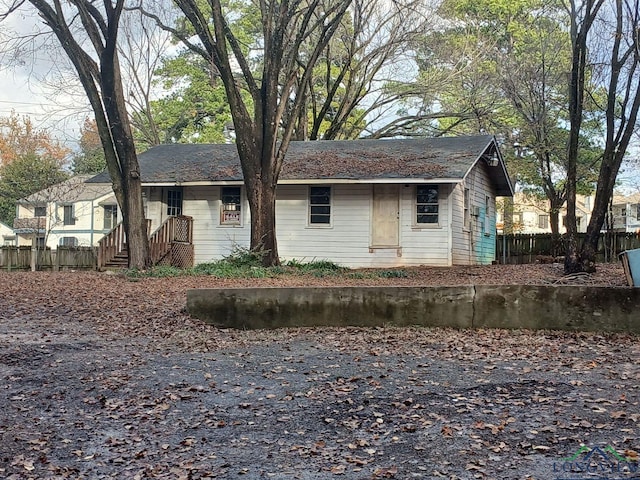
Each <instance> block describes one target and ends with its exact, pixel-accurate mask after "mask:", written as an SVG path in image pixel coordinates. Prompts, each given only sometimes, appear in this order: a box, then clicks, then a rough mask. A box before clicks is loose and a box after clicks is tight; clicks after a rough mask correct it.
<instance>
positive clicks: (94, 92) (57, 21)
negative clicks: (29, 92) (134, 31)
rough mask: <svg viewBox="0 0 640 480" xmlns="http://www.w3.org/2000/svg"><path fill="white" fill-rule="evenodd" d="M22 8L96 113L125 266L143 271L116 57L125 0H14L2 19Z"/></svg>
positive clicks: (137, 191)
mask: <svg viewBox="0 0 640 480" xmlns="http://www.w3.org/2000/svg"><path fill="white" fill-rule="evenodd" d="M100 3H102V5H101V6H100ZM26 4H30V5H31V6H32V7H33V8H35V9H36V10H37V12H38V13H39V15H40V17H41V18H42V19H43V21H44V23H45V24H46V25H47V26H48V27H49V28H50V29H51V32H52V33H53V34H54V35H55V36H56V37H57V39H58V41H59V42H60V44H61V46H62V48H63V49H64V51H65V53H66V54H67V56H68V57H69V60H70V61H71V62H72V64H73V66H74V68H75V70H76V73H77V75H78V77H79V79H80V83H81V84H82V87H83V89H84V91H85V93H86V95H87V98H88V100H89V103H90V104H91V107H92V109H93V113H94V115H95V120H96V124H97V126H98V132H99V134H100V140H101V142H102V147H103V149H104V152H105V158H106V161H107V168H108V170H109V174H110V175H111V181H112V183H113V189H114V192H115V195H116V198H117V199H118V203H119V204H120V208H121V211H122V216H123V223H124V228H125V232H126V235H127V244H128V249H129V265H130V266H131V267H136V268H142V269H144V268H146V267H148V266H149V262H150V256H149V239H148V236H147V226H146V220H145V218H144V209H143V204H142V187H141V182H140V168H139V165H138V159H137V156H136V151H135V146H134V143H133V135H132V132H131V127H130V124H129V118H128V115H127V109H126V104H125V97H124V93H123V86H122V76H121V71H120V62H119V58H118V33H119V27H120V18H121V14H122V11H123V8H124V0H116V1H111V0H102V2H98V1H92V0H67V1H65V2H62V1H60V0H50V1H46V0H14V1H12V2H11V3H10V4H9V5H8V7H7V9H6V11H5V13H3V14H2V17H0V18H4V17H6V16H7V15H9V14H11V13H12V12H15V11H17V10H18V9H20V8H23V7H24V6H25V5H26Z"/></svg>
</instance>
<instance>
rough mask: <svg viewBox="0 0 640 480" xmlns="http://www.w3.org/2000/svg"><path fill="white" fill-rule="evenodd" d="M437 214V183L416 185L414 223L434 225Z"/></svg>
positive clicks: (436, 221) (436, 220)
mask: <svg viewBox="0 0 640 480" xmlns="http://www.w3.org/2000/svg"><path fill="white" fill-rule="evenodd" d="M438 214H439V204H438V185H418V186H416V223H417V224H418V225H436V224H437V223H438Z"/></svg>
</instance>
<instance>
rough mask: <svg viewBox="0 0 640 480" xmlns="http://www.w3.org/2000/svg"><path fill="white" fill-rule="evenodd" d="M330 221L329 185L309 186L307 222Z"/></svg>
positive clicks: (326, 222)
mask: <svg viewBox="0 0 640 480" xmlns="http://www.w3.org/2000/svg"><path fill="white" fill-rule="evenodd" d="M330 223H331V187H309V224H310V225H329V224H330Z"/></svg>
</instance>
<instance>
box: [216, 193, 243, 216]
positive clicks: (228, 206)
mask: <svg viewBox="0 0 640 480" xmlns="http://www.w3.org/2000/svg"><path fill="white" fill-rule="evenodd" d="M241 193H242V188H241V187H222V189H221V192H220V199H221V200H222V208H221V210H220V225H241V224H242V210H241V208H242V195H241Z"/></svg>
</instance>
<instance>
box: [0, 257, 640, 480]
mask: <svg viewBox="0 0 640 480" xmlns="http://www.w3.org/2000/svg"><path fill="white" fill-rule="evenodd" d="M0 280H1V281H2V285H3V290H4V293H3V295H2V296H1V297H0V477H2V478H11V479H42V478H56V479H57V478H73V479H80V478H83V479H94V478H96V479H99V478H118V479H119V478H132V479H136V478H137V479H144V478H162V479H165V478H166V479H199V478H224V479H227V478H229V479H234V478H246V479H268V478H272V479H325V478H326V479H328V478H348V479H358V480H359V479H378V478H397V479H410V478H429V479H432V478H449V479H473V478H495V479H527V478H531V479H555V478H567V479H568V478H576V479H577V478H601V479H604V478H611V479H612V478H640V474H639V473H637V472H636V473H633V472H634V471H637V468H638V463H637V459H638V454H637V452H638V451H639V450H640V437H639V435H638V434H639V432H640V429H639V427H638V425H637V423H638V420H639V419H640V406H639V405H640V387H639V385H638V378H640V367H639V364H638V358H639V354H640V342H639V341H638V338H637V337H635V336H630V335H603V334H586V333H585V334H575V333H562V332H530V331H503V330H486V331H458V330H451V329H426V328H422V329H418V328H415V329H414V328H406V329H399V328H386V329H384V328H378V329H358V328H343V329H338V328H322V329H287V330H272V331H253V332H243V331H233V330H219V329H214V328H212V327H209V326H206V325H202V324H200V323H199V322H197V321H194V320H192V319H190V318H189V317H187V316H186V315H185V314H184V311H183V306H184V301H185V296H184V295H185V292H186V289H187V288H193V287H195V286H202V287H206V286H216V285H234V286H238V285H256V284H259V285H271V286H273V285H294V284H305V285H309V284H317V285H327V284H331V285H336V284H345V285H346V284H357V283H360V284H365V283H366V284H376V285H381V284H398V285H399V284H402V285H408V284H419V285H435V284H437V285H456V284H468V283H475V284H480V283H483V284H496V283H501V284H504V283H527V284H578V283H579V284H593V285H613V286H616V285H619V286H621V285H624V284H625V282H624V275H623V273H622V270H621V268H620V267H619V266H618V265H613V266H604V267H602V268H600V269H599V271H598V272H597V274H595V275H590V276H573V277H563V276H562V275H561V270H560V269H559V267H557V266H554V265H530V266H491V267H466V268H454V269H412V270H411V271H410V274H409V275H408V276H407V277H405V278H366V279H354V278H346V279H344V278H333V277H331V278H315V277H314V278H306V277H301V278H297V277H283V278H275V279H259V280H224V281H221V280H216V279H212V278H205V277H197V278H194V277H188V278H176V279H140V280H137V281H131V280H128V279H126V278H124V277H121V276H113V275H111V276H110V275H105V274H97V273H57V274H52V273H35V274H32V273H14V274H0ZM582 445H585V446H586V451H585V452H584V453H581V454H578V455H577V456H576V458H574V459H573V460H571V461H569V460H566V461H565V460H563V459H567V458H568V457H571V456H572V455H573V454H575V453H576V452H577V451H578V449H579V448H580V447H581V446H582ZM596 447H597V448H599V449H601V450H602V452H604V453H600V451H598V450H597V448H596ZM594 449H595V450H594ZM592 451H593V452H594V453H593V454H592V455H589V454H590V453H591V452H592ZM614 451H615V454H616V455H614V454H613V453H612V452H614ZM588 465H591V467H589V468H590V469H591V470H593V471H592V472H591V473H585V472H581V471H580V470H581V469H583V470H585V469H587V468H585V467H586V466H588ZM611 468H615V469H617V470H616V471H614V472H612V471H611ZM607 469H608V470H607ZM571 470H572V471H571Z"/></svg>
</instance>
